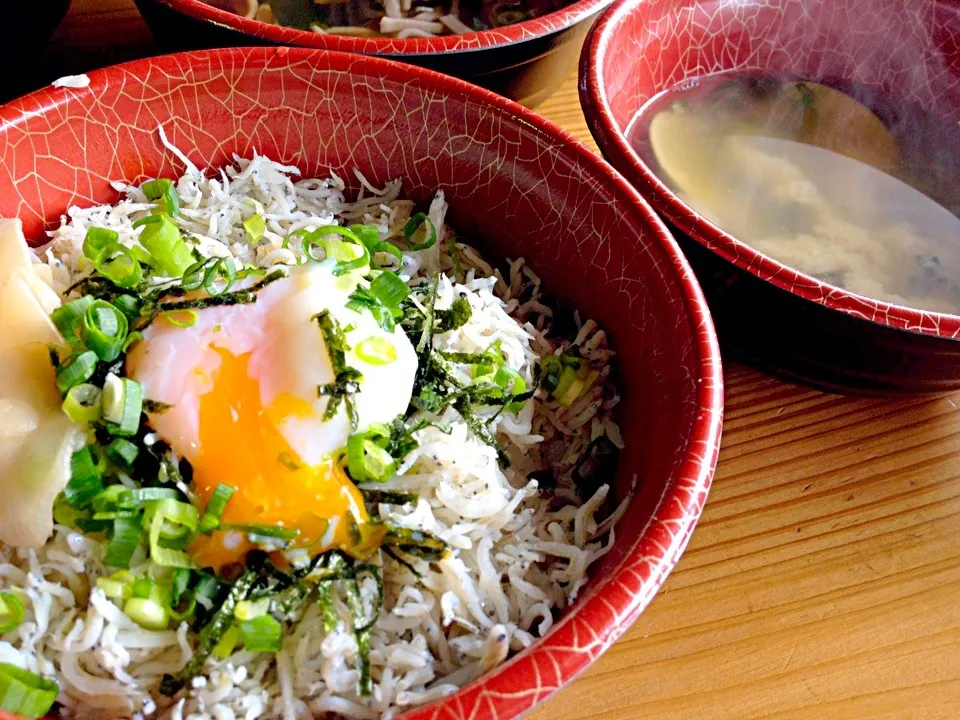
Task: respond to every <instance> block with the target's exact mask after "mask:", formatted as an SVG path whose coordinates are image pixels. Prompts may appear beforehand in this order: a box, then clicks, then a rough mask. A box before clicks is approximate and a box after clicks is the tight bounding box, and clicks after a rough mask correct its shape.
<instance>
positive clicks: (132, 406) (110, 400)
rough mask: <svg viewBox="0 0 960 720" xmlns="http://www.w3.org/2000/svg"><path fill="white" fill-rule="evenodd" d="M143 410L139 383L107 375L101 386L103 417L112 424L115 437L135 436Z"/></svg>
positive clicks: (111, 374) (141, 389)
mask: <svg viewBox="0 0 960 720" xmlns="http://www.w3.org/2000/svg"><path fill="white" fill-rule="evenodd" d="M142 410H143V388H142V387H141V385H140V383H138V382H136V381H135V380H131V379H129V378H122V377H118V376H117V375H114V374H113V373H109V374H108V375H107V377H106V381H105V382H104V385H103V417H104V419H106V420H107V421H108V422H110V423H112V426H111V428H110V429H111V431H112V432H113V433H114V434H115V435H135V434H136V432H137V430H138V429H139V427H140V413H141V411H142Z"/></svg>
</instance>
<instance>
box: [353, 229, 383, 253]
mask: <svg viewBox="0 0 960 720" xmlns="http://www.w3.org/2000/svg"><path fill="white" fill-rule="evenodd" d="M347 230H349V231H350V232H352V233H353V234H354V236H356V238H357V239H358V240H360V242H362V243H363V244H364V245H366V246H367V250H369V251H370V252H373V249H374V248H375V247H376V246H377V245H378V244H379V242H380V231H379V230H377V228H376V227H374V226H373V225H359V224H358V225H351V226H350V227H348V228H347Z"/></svg>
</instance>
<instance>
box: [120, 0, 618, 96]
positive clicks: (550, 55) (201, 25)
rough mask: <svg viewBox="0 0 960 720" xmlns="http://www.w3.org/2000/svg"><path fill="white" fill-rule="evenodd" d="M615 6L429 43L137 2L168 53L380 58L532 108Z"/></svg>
mask: <svg viewBox="0 0 960 720" xmlns="http://www.w3.org/2000/svg"><path fill="white" fill-rule="evenodd" d="M612 1H613V0H576V1H575V2H571V3H570V4H569V5H567V6H566V7H565V8H563V9H561V10H558V11H557V12H553V13H550V14H548V15H544V16H542V17H539V18H534V19H531V20H526V21H524V22H520V23H517V24H516V25H509V26H507V27H503V28H498V29H496V30H485V31H483V32H476V33H469V34H466V35H445V36H441V37H435V38H409V39H405V40H397V39H393V38H363V37H348V36H344V35H325V34H318V33H314V32H310V31H308V30H297V29H294V28H285V27H279V26H277V25H270V24H267V23H263V22H258V21H257V20H249V19H247V18H245V17H241V16H239V15H237V14H235V13H232V12H228V11H225V10H221V9H219V8H217V7H213V6H211V5H209V4H207V3H205V2H203V1H202V0H136V2H137V5H138V6H139V7H140V12H141V13H143V17H144V18H145V19H146V21H147V23H148V24H149V25H150V28H151V30H153V33H154V35H155V37H156V38H157V39H158V40H159V41H160V42H161V43H163V44H164V45H165V46H166V47H168V48H169V49H171V50H187V49H193V48H213V47H226V46H230V45H295V46H300V47H312V48H323V49H325V50H343V51H345V52H355V53H363V54H365V55H380V56H382V57H388V58H392V59H394V60H402V61H404V62H408V63H412V64H414V65H420V66H421V67H425V68H430V69H431V70H437V71H439V72H442V73H445V74H447V75H453V76H454V77H459V78H462V79H464V80H469V81H470V82H472V83H476V84H477V85H480V86H482V87H485V88H487V89H489V90H493V91H494V92H497V93H499V94H500V95H504V96H505V97H508V98H511V99H513V100H516V101H518V102H520V103H522V104H523V105H526V106H527V107H535V106H537V105H539V104H540V103H541V102H543V101H544V100H546V99H547V98H548V97H549V96H550V95H552V94H553V93H554V92H555V91H556V89H557V88H558V87H559V86H560V84H561V82H563V80H564V78H566V77H567V75H568V74H569V73H570V71H571V70H572V69H573V68H574V66H575V65H576V62H577V57H579V54H580V48H581V46H582V45H583V39H584V37H585V36H586V34H587V30H589V29H590V26H591V25H592V24H593V21H594V19H595V18H596V17H597V15H598V14H599V13H600V11H601V10H603V8H605V7H606V6H608V5H609V4H610V3H611V2H612Z"/></svg>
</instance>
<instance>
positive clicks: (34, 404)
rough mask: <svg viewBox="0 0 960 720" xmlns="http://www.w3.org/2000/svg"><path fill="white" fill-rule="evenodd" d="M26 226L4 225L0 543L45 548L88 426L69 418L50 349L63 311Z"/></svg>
mask: <svg viewBox="0 0 960 720" xmlns="http://www.w3.org/2000/svg"><path fill="white" fill-rule="evenodd" d="M35 267H40V266H35V265H34V264H33V261H32V259H31V255H30V250H29V249H28V248H27V243H26V241H25V240H24V237H23V230H22V226H21V224H20V221H19V220H3V219H0V493H2V497H3V501H2V502H0V540H2V541H3V542H5V543H7V544H9V545H14V546H18V547H30V548H38V547H40V546H42V545H43V544H44V543H45V542H46V540H47V538H48V537H49V536H50V533H52V532H53V503H54V500H55V499H56V497H57V494H58V493H59V492H60V491H61V490H63V488H64V487H65V486H66V484H67V481H69V479H70V458H71V456H72V455H73V453H74V452H75V451H76V450H77V449H78V448H79V447H80V446H82V444H83V432H82V430H81V427H80V426H79V425H77V424H75V423H73V422H71V421H70V419H69V418H68V417H67V416H66V415H65V414H64V413H63V410H62V409H61V400H60V392H59V390H58V389H57V385H56V374H55V372H54V369H53V366H52V365H51V363H50V355H49V350H48V346H50V345H60V344H62V343H63V338H62V337H61V335H60V333H59V331H58V330H57V328H56V326H55V325H54V324H53V322H52V321H51V320H50V313H51V312H52V311H53V310H55V309H56V308H58V307H60V298H59V296H58V295H57V294H56V293H55V292H54V291H53V290H52V289H51V288H50V286H49V285H48V284H47V282H46V279H47V278H48V277H49V274H50V273H49V268H47V270H46V271H42V270H41V271H39V272H38V271H37V270H35Z"/></svg>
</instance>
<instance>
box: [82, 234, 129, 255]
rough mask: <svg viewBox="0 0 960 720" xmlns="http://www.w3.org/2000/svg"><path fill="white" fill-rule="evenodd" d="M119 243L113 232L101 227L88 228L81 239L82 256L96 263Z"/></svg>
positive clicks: (118, 238) (118, 236) (116, 235)
mask: <svg viewBox="0 0 960 720" xmlns="http://www.w3.org/2000/svg"><path fill="white" fill-rule="evenodd" d="M119 242H120V235H119V234H118V233H117V232H116V231H115V230H109V229H107V228H102V227H92V228H88V229H87V234H86V235H85V236H84V238H83V254H84V256H85V257H86V258H88V259H89V260H92V261H94V263H96V262H97V261H98V260H99V259H100V258H102V257H103V256H104V255H106V254H107V253H108V252H110V250H111V248H113V247H114V246H115V245H116V244H117V243H119Z"/></svg>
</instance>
